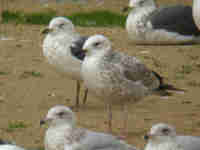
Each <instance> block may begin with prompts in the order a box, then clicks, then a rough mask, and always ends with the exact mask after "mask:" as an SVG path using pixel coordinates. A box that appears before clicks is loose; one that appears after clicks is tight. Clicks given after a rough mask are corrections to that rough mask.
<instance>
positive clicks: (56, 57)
mask: <svg viewBox="0 0 200 150" xmlns="http://www.w3.org/2000/svg"><path fill="white" fill-rule="evenodd" d="M42 33H44V34H47V35H46V37H45V39H44V41H43V54H44V56H45V57H46V58H47V60H48V62H49V64H51V65H52V66H54V67H55V68H56V69H57V70H58V71H61V72H64V73H65V74H66V75H67V76H68V77H69V78H71V79H73V80H76V81H77V89H76V107H78V106H79V96H80V81H82V77H81V74H80V70H81V64H82V60H83V59H84V54H82V55H80V56H79V59H77V58H75V57H73V56H72V55H71V52H70V47H71V45H72V43H73V41H76V40H81V41H84V40H85V39H87V38H86V37H81V36H80V35H79V34H78V33H77V32H76V31H75V28H74V25H73V24H72V22H71V21H70V20H69V19H67V18H64V17H56V18H53V19H52V20H51V21H50V23H49V26H48V28H45V29H44V30H43V31H42ZM78 46H81V45H78ZM87 93H88V90H87V89H86V90H85V95H84V99H83V103H85V102H86V99H87Z"/></svg>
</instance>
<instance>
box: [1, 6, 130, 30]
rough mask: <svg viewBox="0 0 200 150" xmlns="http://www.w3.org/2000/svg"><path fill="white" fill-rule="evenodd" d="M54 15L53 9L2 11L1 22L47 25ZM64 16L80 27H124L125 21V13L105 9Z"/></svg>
mask: <svg viewBox="0 0 200 150" xmlns="http://www.w3.org/2000/svg"><path fill="white" fill-rule="evenodd" d="M54 17H56V12H54V11H49V12H34V13H23V12H19V11H18V12H11V11H4V12H3V13H2V21H3V23H9V22H14V23H16V24H38V25H47V24H48V23H49V21H50V20H51V19H52V18H54ZM66 17H67V18H69V19H71V21H72V22H73V24H74V25H76V26H82V27H89V26H90V27H113V26H118V27H124V25H125V22H126V16H125V15H120V14H117V13H114V12H110V11H107V10H103V11H92V12H84V13H83V12H77V13H74V14H72V15H71V16H66Z"/></svg>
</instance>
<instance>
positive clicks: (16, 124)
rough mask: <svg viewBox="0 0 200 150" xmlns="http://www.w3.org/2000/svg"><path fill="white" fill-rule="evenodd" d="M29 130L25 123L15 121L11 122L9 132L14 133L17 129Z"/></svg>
mask: <svg viewBox="0 0 200 150" xmlns="http://www.w3.org/2000/svg"><path fill="white" fill-rule="evenodd" d="M24 128H27V125H26V124H25V123H24V122H23V121H13V122H9V124H8V128H7V129H6V131H7V132H13V131H14V130H16V129H24Z"/></svg>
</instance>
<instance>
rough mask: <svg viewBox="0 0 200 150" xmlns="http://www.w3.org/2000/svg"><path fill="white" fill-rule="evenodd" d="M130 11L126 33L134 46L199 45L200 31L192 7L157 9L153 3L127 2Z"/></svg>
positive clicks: (174, 6) (151, 1)
mask: <svg viewBox="0 0 200 150" xmlns="http://www.w3.org/2000/svg"><path fill="white" fill-rule="evenodd" d="M197 1H198V0H197ZM129 8H133V9H132V10H131V12H130V13H129V15H128V17H127V20H126V30H127V32H128V36H129V38H130V40H131V41H133V42H134V43H135V44H151V45H162V44H196V43H200V31H199V30H198V28H197V27H196V25H195V22H194V20H193V16H192V7H191V6H184V5H172V6H165V7H159V8H158V7H156V4H155V2H154V0H130V1H129ZM125 10H126V9H125ZM198 12H199V10H198Z"/></svg>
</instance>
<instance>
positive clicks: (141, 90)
mask: <svg viewBox="0 0 200 150" xmlns="http://www.w3.org/2000/svg"><path fill="white" fill-rule="evenodd" d="M83 50H85V51H87V52H86V54H85V55H86V56H85V59H84V61H83V64H82V77H83V81H84V84H85V86H86V87H87V88H88V89H89V90H90V91H91V92H92V93H93V94H95V95H96V96H97V97H99V98H100V99H101V100H103V101H104V102H105V103H106V104H108V108H109V110H108V111H109V114H110V115H109V116H112V114H111V110H110V107H111V106H112V105H115V104H121V105H124V106H126V104H127V103H128V102H134V101H138V100H141V99H142V98H143V97H145V96H147V95H150V94H157V93H159V94H160V93H162V94H164V95H167V94H168V92H167V90H179V89H176V88H174V87H173V86H172V85H168V84H165V83H164V82H163V79H162V77H161V76H160V75H158V73H156V72H154V71H152V70H151V69H148V68H147V67H146V66H145V65H144V64H143V63H142V62H141V61H140V60H139V59H137V58H136V57H134V56H129V55H126V54H124V53H121V52H118V51H114V50H112V47H111V42H110V41H109V40H108V39H107V38H106V37H104V36H103V35H94V36H91V37H89V38H88V40H87V41H86V42H85V43H84V46H83ZM83 50H80V52H83ZM124 110H125V108H124ZM126 116H127V115H126ZM125 119H126V117H125ZM109 122H110V123H109V124H110V127H111V120H110V121H109Z"/></svg>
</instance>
